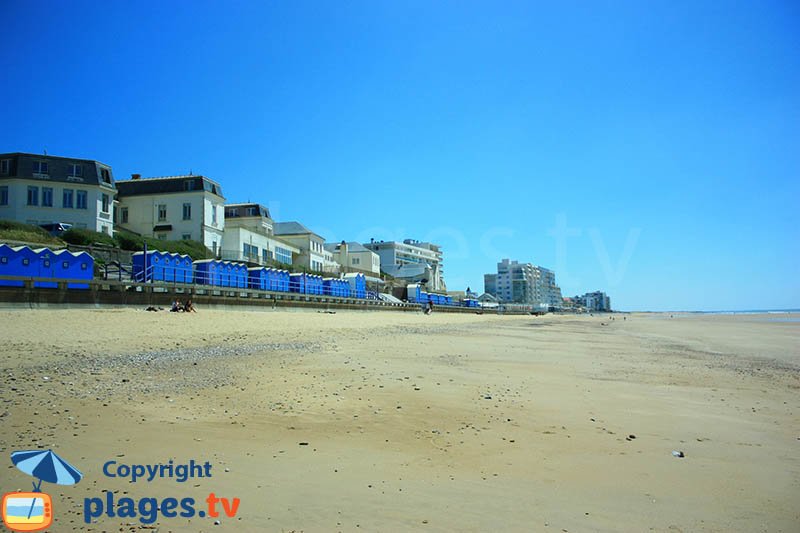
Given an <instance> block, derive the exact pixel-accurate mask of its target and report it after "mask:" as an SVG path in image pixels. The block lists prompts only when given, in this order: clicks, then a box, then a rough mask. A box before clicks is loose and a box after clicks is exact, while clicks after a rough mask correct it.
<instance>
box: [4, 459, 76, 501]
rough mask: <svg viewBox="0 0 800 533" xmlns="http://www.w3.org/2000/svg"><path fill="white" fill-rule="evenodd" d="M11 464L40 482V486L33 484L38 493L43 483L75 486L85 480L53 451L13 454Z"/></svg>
mask: <svg viewBox="0 0 800 533" xmlns="http://www.w3.org/2000/svg"><path fill="white" fill-rule="evenodd" d="M11 462H13V463H14V464H15V465H16V467H17V468H19V469H20V470H22V471H23V472H25V473H26V474H28V475H29V476H33V477H35V478H37V479H38V480H39V484H38V485H37V484H36V483H34V484H33V486H34V490H35V491H36V492H40V491H39V487H40V486H41V485H42V481H47V482H48V483H56V484H58V485H74V484H75V483H77V482H78V481H80V480H81V478H83V474H81V473H80V472H79V471H78V469H77V468H75V467H74V466H72V465H71V464H69V463H68V462H66V461H65V460H64V459H62V458H61V457H59V456H58V455H56V454H55V452H53V450H31V451H24V452H12V453H11Z"/></svg>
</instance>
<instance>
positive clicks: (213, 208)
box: [211, 205, 217, 226]
mask: <svg viewBox="0 0 800 533" xmlns="http://www.w3.org/2000/svg"><path fill="white" fill-rule="evenodd" d="M211 223H212V224H213V225H215V226H216V225H217V206H215V205H212V206H211Z"/></svg>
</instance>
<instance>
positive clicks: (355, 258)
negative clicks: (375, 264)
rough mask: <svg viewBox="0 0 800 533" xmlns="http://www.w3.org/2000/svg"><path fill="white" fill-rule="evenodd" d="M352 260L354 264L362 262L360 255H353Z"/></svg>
mask: <svg viewBox="0 0 800 533" xmlns="http://www.w3.org/2000/svg"><path fill="white" fill-rule="evenodd" d="M350 262H351V263H352V264H354V265H358V264H359V263H361V259H359V258H358V257H353V258H351V259H350Z"/></svg>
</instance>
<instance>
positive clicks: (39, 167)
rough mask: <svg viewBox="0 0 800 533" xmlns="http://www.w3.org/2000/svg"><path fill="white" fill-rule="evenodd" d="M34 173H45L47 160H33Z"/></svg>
mask: <svg viewBox="0 0 800 533" xmlns="http://www.w3.org/2000/svg"><path fill="white" fill-rule="evenodd" d="M33 173H34V174H47V161H34V162H33Z"/></svg>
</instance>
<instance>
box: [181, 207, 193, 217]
mask: <svg viewBox="0 0 800 533" xmlns="http://www.w3.org/2000/svg"><path fill="white" fill-rule="evenodd" d="M183 220H192V204H183Z"/></svg>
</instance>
